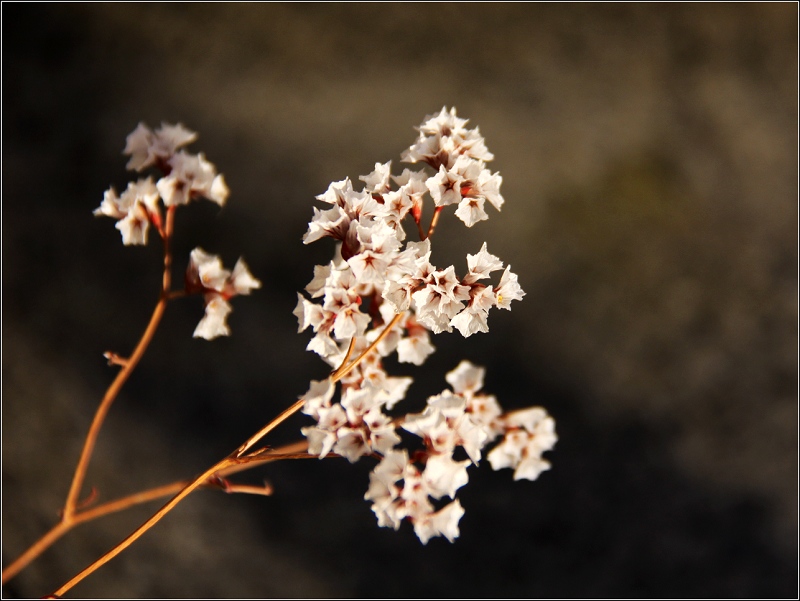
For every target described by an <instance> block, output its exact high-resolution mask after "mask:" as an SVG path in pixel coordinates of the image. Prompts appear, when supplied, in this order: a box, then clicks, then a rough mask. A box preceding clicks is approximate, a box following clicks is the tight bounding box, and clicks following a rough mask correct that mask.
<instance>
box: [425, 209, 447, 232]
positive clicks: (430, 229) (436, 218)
mask: <svg viewBox="0 0 800 601" xmlns="http://www.w3.org/2000/svg"><path fill="white" fill-rule="evenodd" d="M443 208H444V207H436V210H435V211H434V212H433V217H431V225H430V226H429V227H428V235H427V236H425V238H430V237H431V236H433V231H434V230H435V229H436V224H437V223H439V215H441V214H442V209H443ZM425 238H423V240H424V239H425Z"/></svg>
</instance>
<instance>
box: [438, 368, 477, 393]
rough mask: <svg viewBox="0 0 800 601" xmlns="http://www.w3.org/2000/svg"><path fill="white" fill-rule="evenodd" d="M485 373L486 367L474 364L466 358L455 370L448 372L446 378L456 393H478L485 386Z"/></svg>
mask: <svg viewBox="0 0 800 601" xmlns="http://www.w3.org/2000/svg"><path fill="white" fill-rule="evenodd" d="M485 375H486V369H485V368H483V367H478V366H477V365H473V364H472V363H470V362H469V361H467V360H466V359H465V360H463V361H461V363H459V364H458V367H456V368H455V369H454V370H453V371H450V372H448V373H447V375H445V377H444V379H445V380H447V383H448V384H450V386H452V387H453V392H455V393H456V394H464V393H476V392H478V391H479V390H480V389H481V388H483V378H484V376H485Z"/></svg>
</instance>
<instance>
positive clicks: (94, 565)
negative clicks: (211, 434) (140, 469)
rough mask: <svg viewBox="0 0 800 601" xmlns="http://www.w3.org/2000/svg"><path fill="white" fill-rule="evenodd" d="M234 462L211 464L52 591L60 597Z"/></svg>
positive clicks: (228, 459) (224, 460)
mask: <svg viewBox="0 0 800 601" xmlns="http://www.w3.org/2000/svg"><path fill="white" fill-rule="evenodd" d="M235 463H236V458H235V457H226V458H225V459H223V460H222V461H220V462H218V463H216V464H214V465H212V466H211V467H210V468H208V469H207V470H206V471H204V472H203V473H202V474H200V475H199V476H198V477H197V478H195V479H194V480H192V481H191V482H190V483H189V484H188V485H187V486H185V487H183V489H181V491H180V492H179V493H178V494H177V495H175V496H174V497H172V498H171V499H170V500H169V501H168V502H167V503H166V505H164V506H163V507H162V508H161V509H159V510H158V511H157V512H155V513H154V514H153V515H152V516H151V517H150V518H149V519H148V520H147V521H145V523H144V524H142V525H141V526H139V527H138V528H137V529H136V530H134V531H133V532H132V533H131V534H129V535H128V536H127V537H126V538H125V540H123V541H122V542H121V543H119V544H118V545H117V546H116V547H114V548H113V549H111V550H110V551H109V552H108V553H106V554H105V555H103V556H102V557H101V558H100V559H98V560H97V561H95V562H93V563H92V564H90V565H89V566H87V567H86V568H84V569H83V570H82V571H81V572H80V573H79V574H77V575H76V576H74V577H73V578H72V579H71V580H70V581H69V582H67V583H66V584H65V585H63V586H62V587H61V588H59V589H58V590H57V591H56V592H55V593H53V595H54V596H56V597H61V596H62V595H63V594H64V593H66V592H67V591H69V590H70V589H71V588H72V587H74V586H75V585H76V584H78V583H79V582H80V581H81V580H83V579H84V578H86V577H87V576H88V575H89V574H91V573H93V572H94V571H95V570H97V569H98V568H100V567H102V566H104V565H105V564H106V563H108V562H109V561H111V560H112V559H114V558H115V557H116V556H117V555H119V554H120V553H122V552H123V551H124V550H125V549H127V548H128V547H129V546H130V545H132V544H133V543H134V541H136V540H137V539H138V538H139V537H140V536H142V534H144V533H145V532H147V531H148V530H149V529H150V528H152V527H153V526H154V525H155V524H156V523H158V522H159V521H160V520H161V518H163V517H164V516H165V515H167V513H169V512H170V511H172V509H173V508H174V507H175V506H176V505H177V504H178V503H180V502H181V501H182V500H183V499H184V498H186V497H187V496H188V495H189V494H191V493H192V492H193V491H194V490H195V489H196V488H197V487H199V486H200V485H202V484H203V483H204V482H205V481H206V480H207V479H208V478H210V477H212V476H214V474H215V473H216V472H218V471H220V470H222V469H225V468H226V467H229V466H231V465H234V464H235Z"/></svg>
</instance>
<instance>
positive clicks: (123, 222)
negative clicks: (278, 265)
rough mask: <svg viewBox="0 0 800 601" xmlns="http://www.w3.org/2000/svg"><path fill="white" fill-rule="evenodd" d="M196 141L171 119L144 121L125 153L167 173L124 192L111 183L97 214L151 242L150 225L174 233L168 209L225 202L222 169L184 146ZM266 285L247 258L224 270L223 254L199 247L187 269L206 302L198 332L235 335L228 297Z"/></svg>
mask: <svg viewBox="0 0 800 601" xmlns="http://www.w3.org/2000/svg"><path fill="white" fill-rule="evenodd" d="M196 139H197V134H196V133H195V132H193V131H190V130H188V129H186V128H185V127H183V125H181V124H177V125H170V124H167V123H162V124H161V127H160V128H158V129H156V130H155V131H153V130H151V129H150V128H149V127H147V126H146V125H145V124H144V123H139V125H138V127H137V128H136V129H135V130H134V131H133V132H131V133H130V134H129V135H128V138H127V141H126V145H125V149H124V150H123V154H125V155H129V156H130V160H129V161H128V165H127V168H128V169H129V170H131V171H137V172H142V171H144V170H145V169H147V168H154V169H157V170H158V171H160V172H161V175H162V176H161V177H160V178H159V179H158V180H156V181H155V182H154V181H153V178H152V177H147V178H146V179H145V178H139V180H138V181H136V182H131V183H129V184H128V187H127V189H126V190H125V192H123V193H122V194H121V195H117V192H116V190H115V189H114V188H113V187H111V188H109V189H108V190H107V191H106V192H105V195H104V197H103V202H102V203H101V204H100V206H99V207H98V208H97V209H95V211H94V214H95V215H97V216H100V215H104V216H107V217H113V218H114V219H116V220H117V225H116V227H117V229H118V230H119V231H120V233H121V234H122V243H123V244H125V245H126V246H128V245H144V244H147V234H148V231H149V229H150V226H153V227H154V228H155V229H156V230H157V231H158V233H159V235H160V236H161V238H163V239H165V241H166V239H167V238H168V237H169V236H170V235H171V232H170V231H168V229H167V228H166V226H165V219H164V211H174V210H175V208H176V207H178V206H180V205H185V204H188V203H189V201H191V200H194V199H197V198H207V199H208V200H211V201H213V202H215V203H217V204H218V205H220V206H222V205H224V204H225V202H226V201H227V199H228V194H229V191H228V186H227V185H226V184H225V179H224V177H223V176H222V175H221V174H218V173H217V168H216V167H215V166H214V165H213V164H212V163H210V162H209V161H207V160H206V158H205V156H204V155H203V154H202V153H200V154H197V155H195V154H190V153H188V152H186V151H185V150H183V149H182V147H184V146H187V145H188V144H191V143H192V142H194V141H195V140H196ZM162 206H163V210H162ZM260 287H261V283H260V282H259V281H258V280H257V279H255V278H254V277H253V276H252V275H251V274H250V272H249V270H248V268H247V265H246V264H245V263H244V261H243V260H242V259H239V260H238V261H237V263H236V266H235V267H234V268H233V271H232V272H231V271H228V270H226V269H223V267H222V261H221V260H220V258H219V257H218V256H216V255H210V254H208V253H206V252H205V251H203V250H202V249H200V248H196V249H194V250H193V251H192V252H191V255H190V261H189V266H188V268H187V270H186V276H185V288H184V293H186V294H202V295H203V298H204V301H205V316H204V317H203V319H202V320H201V321H200V323H199V324H198V326H197V328H196V329H195V331H194V336H195V337H196V338H205V339H206V340H212V339H214V338H216V337H217V336H227V335H228V334H230V330H229V328H228V326H227V323H226V319H227V316H228V314H229V313H230V312H231V306H230V304H229V303H228V301H229V300H230V298H231V297H233V296H236V295H238V294H250V291H251V290H252V289H254V288H260Z"/></svg>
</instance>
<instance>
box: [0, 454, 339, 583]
mask: <svg viewBox="0 0 800 601" xmlns="http://www.w3.org/2000/svg"><path fill="white" fill-rule="evenodd" d="M307 448H308V441H307V440H300V441H297V442H294V443H292V444H288V445H284V446H282V447H278V448H276V449H272V450H269V451H265V452H263V453H261V454H259V455H258V456H255V457H248V458H247V461H243V462H242V463H239V464H236V465H232V466H231V467H229V468H227V469H224V470H221V471H219V472H217V473H216V474H215V476H220V477H225V476H229V475H231V474H235V473H238V472H241V471H244V470H248V469H251V468H254V467H258V466H260V465H265V464H267V463H272V462H273V461H281V460H283V459H302V458H305V457H317V455H309V454H308V453H304V452H303V451H305V449H307ZM330 456H333V455H330ZM190 482H191V481H190V480H179V481H178V482H171V483H170V484H164V485H162V486H158V487H155V488H150V489H147V490H143V491H141V492H138V493H134V494H132V495H127V496H125V497H121V498H119V499H115V500H113V501H107V502H105V503H101V504H99V505H96V506H94V507H91V508H88V509H84V510H80V511H77V512H75V513H73V514H72V517H71V519H70V520H69V521H66V522H65V521H61V522H58V523H57V524H56V525H55V526H53V528H51V529H50V530H49V531H48V532H47V533H46V534H45V535H44V536H42V537H41V538H40V539H39V540H38V541H36V542H35V543H34V544H33V545H31V546H30V547H29V548H28V549H27V550H26V551H25V552H24V553H23V554H22V555H20V556H19V557H18V558H17V559H15V560H14V561H13V562H12V563H11V564H9V565H8V566H7V567H6V568H5V569H4V570H3V576H2V583H3V584H5V583H6V582H8V581H9V580H11V579H12V578H13V577H14V576H16V575H17V574H19V573H20V572H21V571H22V570H23V569H25V568H26V567H27V566H28V565H29V564H30V563H31V562H32V561H33V560H34V559H36V558H37V557H39V555H41V554H42V553H43V552H44V551H45V550H47V549H48V548H50V547H51V546H52V545H53V544H54V543H55V542H56V541H57V540H58V539H59V538H61V537H62V536H63V535H64V534H66V533H67V532H69V531H70V530H72V528H74V527H75V526H77V525H79V524H82V523H84V522H89V521H91V520H95V519H97V518H100V517H103V516H105V515H110V514H112V513H116V512H118V511H123V510H125V509H128V508H130V507H134V506H135V505H140V504H142V503H148V502H150V501H155V500H156V499H161V498H163V497H168V496H171V495H175V494H177V493H179V492H180V491H181V489H183V488H184V487H185V486H187V485H188V484H189V483H190ZM228 492H239V491H238V490H235V491H228Z"/></svg>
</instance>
